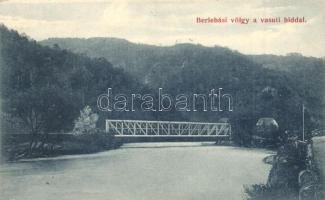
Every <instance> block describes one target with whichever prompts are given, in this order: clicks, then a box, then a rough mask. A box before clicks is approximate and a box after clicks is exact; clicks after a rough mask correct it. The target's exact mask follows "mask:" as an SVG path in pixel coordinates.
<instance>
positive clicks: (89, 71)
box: [0, 25, 152, 133]
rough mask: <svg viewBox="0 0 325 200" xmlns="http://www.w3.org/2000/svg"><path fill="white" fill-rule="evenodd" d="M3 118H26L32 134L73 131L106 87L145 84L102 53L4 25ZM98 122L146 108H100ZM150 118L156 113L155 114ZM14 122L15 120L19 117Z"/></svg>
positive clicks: (132, 88) (127, 89) (0, 36)
mask: <svg viewBox="0 0 325 200" xmlns="http://www.w3.org/2000/svg"><path fill="white" fill-rule="evenodd" d="M0 42H1V43H0V44H1V46H0V50H1V56H0V58H1V102H2V117H3V118H5V120H11V122H10V123H11V124H15V123H23V124H24V126H27V130H29V131H30V132H31V133H48V132H58V131H61V132H62V131H63V132H65V131H70V130H71V129H72V127H73V122H74V120H76V118H77V117H78V115H79V111H80V110H81V109H82V108H83V107H85V106H86V105H90V106H91V107H92V108H93V109H95V111H96V112H98V110H97V106H96V101H97V96H98V95H99V94H102V93H105V91H107V88H108V87H111V88H115V89H116V90H117V91H119V92H121V93H131V92H144V91H146V89H145V87H144V86H143V85H142V84H141V83H139V82H138V81H136V80H135V79H134V78H133V77H132V76H130V75H128V74H126V73H125V72H124V71H123V69H118V68H114V67H112V64H111V63H109V62H108V61H107V60H105V59H104V58H89V57H87V56H85V55H77V54H74V53H72V52H70V51H67V50H63V49H60V48H59V47H54V48H49V47H44V46H41V45H39V44H38V43H37V42H36V41H35V40H33V39H30V38H28V37H26V36H22V35H19V34H18V33H17V32H16V31H14V30H8V29H7V28H6V27H5V26H3V25H2V26H0ZM98 114H100V116H101V117H100V121H101V122H100V123H101V125H100V126H99V127H101V128H103V127H104V126H103V124H102V121H103V120H104V119H106V118H108V117H110V118H114V117H116V118H137V116H138V117H139V116H140V115H141V117H142V118H147V117H146V116H147V115H150V114H148V113H138V112H132V113H131V112H112V113H105V112H98ZM151 118H152V117H151ZM15 121H16V122H15Z"/></svg>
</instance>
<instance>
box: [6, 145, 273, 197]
mask: <svg viewBox="0 0 325 200" xmlns="http://www.w3.org/2000/svg"><path fill="white" fill-rule="evenodd" d="M270 154H273V152H270V151H267V150H261V149H246V148H238V147H229V146H228V147H227V146H214V145H212V144H211V143H135V144H126V145H123V146H122V148H120V149H117V150H111V151H106V152H100V153H96V154H88V155H71V156H60V157H56V158H46V159H44V158H43V159H33V160H28V161H27V160H26V161H20V162H15V163H3V164H1V165H0V176H1V177H0V178H1V180H0V181H1V183H0V184H1V186H0V199H4V200H58V199H60V200H218V199H219V200H226V199H227V200H241V199H243V198H244V197H245V193H244V189H243V186H244V185H250V184H256V183H265V182H266V180H267V176H268V173H269V170H270V168H271V166H270V165H268V164H264V163H263V161H262V159H263V158H264V157H265V156H267V155H270Z"/></svg>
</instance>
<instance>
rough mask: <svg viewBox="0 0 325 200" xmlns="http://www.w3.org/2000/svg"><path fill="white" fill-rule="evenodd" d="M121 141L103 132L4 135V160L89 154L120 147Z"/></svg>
mask: <svg viewBox="0 0 325 200" xmlns="http://www.w3.org/2000/svg"><path fill="white" fill-rule="evenodd" d="M121 144H122V142H121V141H119V140H117V139H115V138H114V137H112V136H110V135H108V134H104V133H101V132H98V133H92V134H84V135H73V134H69V133H66V134H47V135H36V136H34V137H33V138H31V136H30V135H27V134H26V135H25V134H20V135H14V134H10V135H4V136H3V138H2V145H1V152H2V157H1V160H2V161H17V160H20V159H29V158H42V157H56V156H60V155H73V154H88V153H95V152H100V151H105V150H110V149H115V148H118V147H119V146H120V145H121Z"/></svg>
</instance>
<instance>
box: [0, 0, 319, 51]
mask: <svg viewBox="0 0 325 200" xmlns="http://www.w3.org/2000/svg"><path fill="white" fill-rule="evenodd" d="M324 13H325V1H324V0H247V1H242V0H241V1H240V0H182V1H180V0H0V23H3V24H4V25H6V26H7V27H9V28H12V29H15V30H17V31H19V32H20V33H25V34H27V35H28V36H30V37H31V38H33V39H36V40H43V39H47V38H51V37H78V38H89V37H116V38H123V39H127V40H129V41H131V42H135V43H145V44H155V45H162V46H166V45H174V44H176V43H194V44H198V43H199V44H202V45H205V46H215V45H218V46H226V47H229V48H231V49H234V50H237V51H239V52H242V53H245V54H276V55H285V54H287V53H290V52H298V53H301V54H303V55H306V56H315V57H325V14H324ZM197 17H200V18H207V17H227V18H228V20H229V21H230V19H231V18H235V17H243V18H250V19H252V18H256V19H257V20H259V18H270V17H281V19H282V18H283V17H305V19H306V23H300V24H291V23H290V24H288V23H278V24H262V23H248V24H246V25H244V24H232V23H226V24H211V23H209V24H198V23H196V18H197Z"/></svg>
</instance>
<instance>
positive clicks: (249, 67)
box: [41, 38, 325, 130]
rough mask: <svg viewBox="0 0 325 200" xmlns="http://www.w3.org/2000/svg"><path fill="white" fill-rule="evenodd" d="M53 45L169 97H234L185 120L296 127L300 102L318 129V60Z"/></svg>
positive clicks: (116, 43)
mask: <svg viewBox="0 0 325 200" xmlns="http://www.w3.org/2000/svg"><path fill="white" fill-rule="evenodd" d="M41 44H43V45H49V46H54V45H59V46H60V47H62V48H66V49H70V50H72V51H74V52H78V53H83V54H86V55H89V56H92V57H102V56H103V57H105V58H107V59H108V60H109V61H111V62H112V63H114V64H115V66H117V67H121V68H123V69H125V70H126V71H128V72H129V73H131V74H132V75H134V76H135V77H136V78H138V79H139V81H141V82H143V83H146V84H147V85H148V86H150V87H152V88H158V87H164V88H166V89H167V90H168V92H170V93H172V94H177V93H180V92H183V93H193V92H197V93H200V92H201V93H207V91H208V90H209V89H211V88H219V87H221V88H223V89H224V90H225V91H227V92H228V93H230V94H232V95H233V97H234V111H233V112H218V113H215V112H214V113H209V112H197V113H181V114H182V116H185V118H187V119H190V120H204V121H207V120H208V121H216V120H217V119H218V118H220V117H230V118H232V119H233V120H235V121H237V120H239V121H241V122H245V123H243V124H250V125H248V126H249V127H252V126H253V124H255V123H256V120H257V119H258V118H259V117H273V118H275V119H276V120H277V121H278V122H279V123H280V127H282V128H284V129H290V130H294V129H296V130H301V128H302V117H301V115H302V113H301V112H302V104H304V105H305V107H306V116H307V121H308V122H307V124H308V125H307V127H309V128H310V129H314V128H319V127H321V126H322V125H323V124H322V119H323V113H322V110H323V109H324V100H323V99H324V98H323V96H324V89H323V85H324V70H325V64H324V60H322V59H318V58H313V57H304V56H302V55H298V54H289V55H288V56H271V55H262V56H247V55H243V54H240V53H238V52H236V51H232V50H230V49H227V48H222V47H217V46H216V47H204V46H201V45H192V44H177V45H174V46H170V47H160V46H152V45H143V44H134V43H130V42H128V41H126V40H121V39H113V38H90V39H74V38H63V39H59V38H56V39H55V38H53V39H48V40H45V41H42V42H41Z"/></svg>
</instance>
